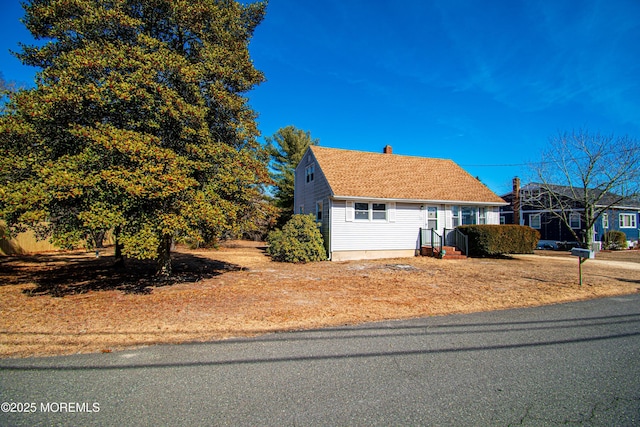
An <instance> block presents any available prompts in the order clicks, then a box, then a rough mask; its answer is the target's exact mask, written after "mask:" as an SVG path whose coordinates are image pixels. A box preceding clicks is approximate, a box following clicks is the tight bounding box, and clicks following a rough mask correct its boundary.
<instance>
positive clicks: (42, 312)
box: [0, 242, 640, 357]
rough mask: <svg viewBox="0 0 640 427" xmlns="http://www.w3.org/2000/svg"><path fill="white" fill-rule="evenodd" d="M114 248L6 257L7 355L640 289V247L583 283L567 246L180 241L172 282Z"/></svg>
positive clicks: (596, 267)
mask: <svg viewBox="0 0 640 427" xmlns="http://www.w3.org/2000/svg"><path fill="white" fill-rule="evenodd" d="M109 255H110V251H108V252H105V254H104V256H102V257H100V258H95V256H93V255H92V254H90V253H84V252H71V253H55V254H51V253H50V254H42V255H37V256H30V257H4V258H0V293H1V295H0V357H28V356H45V355H57V354H71V353H88V352H101V351H102V352H110V351H114V350H120V349H124V348H130V347H138V346H145V345H153V344H159V343H182V342H189V341H210V340H220V339H226V338H230V337H240V336H253V335H258V334H264V333H270V332H276V331H286V330H296V329H306V328H321V327H327V326H336V325H345V324H357V323H361V322H369V321H376V320H384V319H404V318H411V317H419V316H434V315H445V314H451V313H469V312H475V311H484V310H497V309H506V308H514V307H526V306H538V305H544V304H554V303H561V302H567V301H577V300H585V299H589V298H599V297H605V296H613V295H622V294H629V293H635V292H638V291H639V290H640V251H625V252H618V253H601V254H598V259H596V260H589V261H587V262H586V263H584V264H583V275H584V284H583V286H582V287H580V286H579V285H578V261H577V259H576V258H574V257H570V256H568V255H567V254H566V253H565V254H558V253H546V254H545V253H536V255H526V256H514V257H513V258H510V259H467V260H437V259H433V258H426V257H416V258H409V259H406V258H403V259H387V260H375V261H350V262H341V263H332V262H320V263H312V264H297V265H293V264H282V263H275V262H272V261H271V260H270V259H269V258H268V257H266V256H265V254H264V251H263V249H262V248H261V247H260V245H259V244H255V243H252V242H233V243H232V244H229V245H227V246H225V247H222V248H220V249H219V250H187V249H184V248H180V249H179V250H178V251H177V253H176V254H175V258H174V268H175V271H176V279H175V280H173V281H167V282H163V283H154V282H152V281H150V280H149V279H148V273H149V272H151V271H152V270H153V264H150V263H141V262H134V261H129V262H128V266H127V268H125V269H116V268H114V267H113V266H112V264H113V258H112V257H111V256H109ZM546 255H555V256H546ZM558 255H561V256H558Z"/></svg>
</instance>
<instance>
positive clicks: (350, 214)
mask: <svg viewBox="0 0 640 427" xmlns="http://www.w3.org/2000/svg"><path fill="white" fill-rule="evenodd" d="M346 203H347V206H346V218H345V220H346V221H347V222H353V220H354V218H355V215H356V214H355V209H354V207H353V202H346Z"/></svg>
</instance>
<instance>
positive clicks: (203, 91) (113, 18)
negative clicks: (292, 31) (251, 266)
mask: <svg viewBox="0 0 640 427" xmlns="http://www.w3.org/2000/svg"><path fill="white" fill-rule="evenodd" d="M24 8H25V12H26V14H25V17H24V20H23V22H24V23H25V25H26V27H27V28H28V30H29V31H30V32H31V34H32V35H33V36H34V38H35V39H36V40H41V41H43V42H42V43H39V44H38V45H36V46H25V45H22V46H21V51H20V52H18V53H17V54H16V55H17V56H18V58H20V59H21V60H22V62H23V63H25V64H27V65H31V66H35V67H38V68H39V69H40V71H39V72H38V74H37V81H36V87H35V88H34V89H31V90H20V91H18V92H17V93H15V94H12V95H11V97H10V100H9V102H8V104H7V106H6V110H5V112H4V114H3V115H2V116H1V117H0V150H1V151H0V178H1V181H0V214H1V215H2V217H4V219H5V220H6V221H7V223H8V224H9V225H11V227H12V230H14V231H17V230H19V229H21V228H24V227H25V226H28V227H33V228H35V229H37V231H39V233H40V235H42V236H51V238H52V240H53V241H54V242H57V243H58V244H60V245H68V244H73V243H74V242H77V241H78V240H79V239H81V238H83V237H84V236H86V235H87V233H88V232H89V231H100V230H106V229H113V230H116V232H117V234H118V240H119V243H120V244H121V245H122V251H123V253H124V255H127V256H131V257H136V258H141V259H149V258H151V259H153V258H155V259H157V260H158V273H159V274H161V275H168V274H170V273H171V257H170V247H171V243H172V241H173V240H174V239H189V240H191V241H194V240H195V241H201V240H203V239H204V238H205V236H219V235H221V234H223V233H229V232H232V233H236V234H237V233H238V232H239V231H240V230H242V229H250V228H251V226H252V225H251V222H252V217H253V216H254V215H252V214H251V213H252V212H253V211H255V209H256V206H255V201H256V200H258V199H260V198H261V197H260V191H261V187H262V186H263V185H264V184H265V183H267V182H268V181H269V177H268V172H267V169H266V164H267V162H268V154H267V153H266V151H264V150H263V149H262V148H261V147H260V145H259V143H258V142H257V140H256V137H257V136H258V134H259V132H258V130H257V126H256V123H255V118H256V114H255V112H254V111H253V110H252V109H251V108H250V107H249V106H248V102H247V98H246V97H245V96H244V94H245V93H246V92H248V91H249V90H250V89H252V88H253V87H254V86H255V85H257V84H259V83H260V82H262V81H263V80H264V77H263V75H262V73H261V72H260V71H258V70H256V68H254V65H253V63H252V61H251V59H250V56H249V51H248V45H249V42H250V40H251V37H252V36H253V32H254V29H255V28H256V26H257V25H258V24H259V23H260V22H261V20H262V19H263V17H264V14H265V8H266V3H264V2H260V3H252V4H247V5H244V4H240V3H238V2H236V1H232V0H198V1H193V0H31V1H30V2H27V3H26V4H25V5H24Z"/></svg>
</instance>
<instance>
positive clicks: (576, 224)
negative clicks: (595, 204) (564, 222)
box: [569, 213, 580, 230]
mask: <svg viewBox="0 0 640 427" xmlns="http://www.w3.org/2000/svg"><path fill="white" fill-rule="evenodd" d="M569 224H570V225H571V228H573V229H576V230H577V229H580V214H579V213H572V214H570V215H569Z"/></svg>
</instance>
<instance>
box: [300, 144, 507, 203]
mask: <svg viewBox="0 0 640 427" xmlns="http://www.w3.org/2000/svg"><path fill="white" fill-rule="evenodd" d="M311 151H312V152H313V155H314V156H315V158H316V161H317V164H318V167H319V169H320V170H321V171H322V173H323V174H324V176H325V178H326V179H327V181H328V183H329V186H330V187H331V191H332V193H333V195H334V196H335V197H361V198H373V199H391V200H418V201H434V202H462V203H464V202H468V203H485V204H496V205H497V204H501V205H504V204H506V203H505V201H504V200H503V199H501V198H500V197H498V196H497V195H496V194H495V193H494V192H493V191H491V190H489V188H487V187H486V186H485V185H484V184H482V183H481V182H480V181H478V180H477V179H476V178H474V177H473V176H471V175H469V174H468V173H467V172H466V171H465V170H464V169H462V168H461V167H460V166H458V165H457V164H455V163H454V162H453V161H451V160H445V159H431V158H424V157H413V156H399V155H396V154H383V153H369V152H362V151H353V150H341V149H335V148H326V147H319V146H311Z"/></svg>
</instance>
